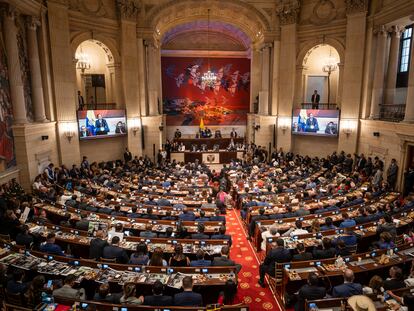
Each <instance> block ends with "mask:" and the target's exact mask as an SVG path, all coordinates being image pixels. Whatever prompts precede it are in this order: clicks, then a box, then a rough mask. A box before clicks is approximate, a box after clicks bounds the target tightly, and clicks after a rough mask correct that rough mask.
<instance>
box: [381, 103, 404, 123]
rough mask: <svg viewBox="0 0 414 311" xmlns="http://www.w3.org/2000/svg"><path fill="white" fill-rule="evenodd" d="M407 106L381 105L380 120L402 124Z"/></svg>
mask: <svg viewBox="0 0 414 311" xmlns="http://www.w3.org/2000/svg"><path fill="white" fill-rule="evenodd" d="M404 116H405V105H380V117H379V119H380V120H383V121H390V122H400V121H402V120H404Z"/></svg>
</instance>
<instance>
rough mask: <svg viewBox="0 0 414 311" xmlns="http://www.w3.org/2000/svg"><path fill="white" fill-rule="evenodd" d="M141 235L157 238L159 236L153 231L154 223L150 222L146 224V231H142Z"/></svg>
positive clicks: (142, 236)
mask: <svg viewBox="0 0 414 311" xmlns="http://www.w3.org/2000/svg"><path fill="white" fill-rule="evenodd" d="M139 236H140V237H141V238H148V239H151V238H156V237H157V233H156V232H153V231H152V225H151V224H150V223H148V224H147V225H146V226H145V231H142V232H140V233H139Z"/></svg>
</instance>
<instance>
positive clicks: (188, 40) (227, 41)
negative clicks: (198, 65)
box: [161, 20, 251, 51]
mask: <svg viewBox="0 0 414 311" xmlns="http://www.w3.org/2000/svg"><path fill="white" fill-rule="evenodd" d="M208 42H210V44H208ZM161 45H162V48H163V49H166V50H207V49H210V50H216V51H246V50H247V49H249V47H250V45H251V40H250V38H249V37H248V36H247V34H246V33H244V32H243V31H242V30H240V29H239V28H237V27H235V26H233V25H230V24H227V23H223V22H218V21H211V22H210V31H208V23H207V21H206V20H199V21H193V22H189V23H184V24H181V25H178V26H175V27H173V28H172V29H170V30H168V31H167V32H166V33H165V35H164V36H163V38H162V40H161Z"/></svg>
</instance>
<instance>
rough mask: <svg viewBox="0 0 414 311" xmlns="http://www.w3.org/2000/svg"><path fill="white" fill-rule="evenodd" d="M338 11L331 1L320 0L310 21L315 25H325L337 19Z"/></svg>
mask: <svg viewBox="0 0 414 311" xmlns="http://www.w3.org/2000/svg"><path fill="white" fill-rule="evenodd" d="M337 13H338V12H337V9H336V7H335V4H334V3H333V2H332V1H331V0H319V1H318V3H316V5H315V6H314V8H313V11H312V16H311V17H310V19H309V21H310V22H311V23H312V24H314V25H325V24H328V23H330V22H331V21H333V20H334V19H335V18H336V17H337Z"/></svg>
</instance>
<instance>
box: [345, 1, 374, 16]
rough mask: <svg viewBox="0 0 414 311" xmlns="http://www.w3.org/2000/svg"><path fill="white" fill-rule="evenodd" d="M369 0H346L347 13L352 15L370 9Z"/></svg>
mask: <svg viewBox="0 0 414 311" xmlns="http://www.w3.org/2000/svg"><path fill="white" fill-rule="evenodd" d="M368 2H369V0H345V4H346V14H347V15H352V14H357V13H362V12H366V11H367V10H368Z"/></svg>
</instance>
